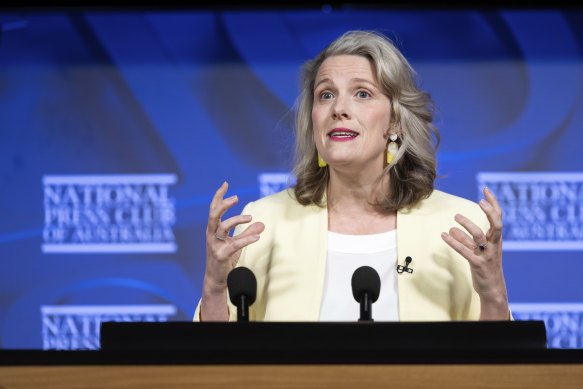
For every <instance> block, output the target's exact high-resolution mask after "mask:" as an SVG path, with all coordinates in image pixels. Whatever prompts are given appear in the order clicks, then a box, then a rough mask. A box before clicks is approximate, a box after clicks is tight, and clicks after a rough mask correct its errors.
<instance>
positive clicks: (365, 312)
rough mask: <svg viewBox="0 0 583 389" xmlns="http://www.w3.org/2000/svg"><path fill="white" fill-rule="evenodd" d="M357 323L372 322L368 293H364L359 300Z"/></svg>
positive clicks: (370, 302) (370, 301)
mask: <svg viewBox="0 0 583 389" xmlns="http://www.w3.org/2000/svg"><path fill="white" fill-rule="evenodd" d="M358 321H374V320H373V318H372V298H371V297H370V293H368V292H364V293H363V294H362V298H361V299H360V318H359V319H358Z"/></svg>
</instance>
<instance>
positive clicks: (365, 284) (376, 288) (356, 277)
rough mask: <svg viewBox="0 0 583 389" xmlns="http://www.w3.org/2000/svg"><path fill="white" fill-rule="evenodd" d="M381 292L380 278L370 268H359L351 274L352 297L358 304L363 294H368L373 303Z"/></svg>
mask: <svg viewBox="0 0 583 389" xmlns="http://www.w3.org/2000/svg"><path fill="white" fill-rule="evenodd" d="M380 292H381V278H380V277H379V273H377V271H376V270H375V269H373V268H372V267H370V266H361V267H359V268H358V269H356V270H355V271H354V273H353V274H352V295H353V296H354V299H355V300H356V301H358V302H360V300H361V299H362V297H363V295H364V293H368V294H369V296H370V298H371V299H372V302H373V303H374V302H375V301H377V299H378V298H379V293H380Z"/></svg>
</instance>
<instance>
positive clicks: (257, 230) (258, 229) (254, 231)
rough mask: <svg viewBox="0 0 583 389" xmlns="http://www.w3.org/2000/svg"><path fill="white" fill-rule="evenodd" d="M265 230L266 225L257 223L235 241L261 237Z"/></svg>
mask: <svg viewBox="0 0 583 389" xmlns="http://www.w3.org/2000/svg"><path fill="white" fill-rule="evenodd" d="M264 230H265V224H263V223H261V222H255V223H253V224H251V225H250V226H249V227H247V228H246V229H245V231H243V232H241V233H240V234H239V235H237V236H234V238H235V240H239V239H245V238H246V237H248V236H251V235H259V234H261V233H262V232H263V231H264Z"/></svg>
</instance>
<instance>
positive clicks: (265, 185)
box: [257, 173, 296, 197]
mask: <svg viewBox="0 0 583 389" xmlns="http://www.w3.org/2000/svg"><path fill="white" fill-rule="evenodd" d="M257 180H258V181H259V195H260V197H265V196H269V195H271V194H274V193H277V192H280V191H282V190H284V189H286V188H288V187H290V186H293V185H295V182H296V178H295V177H294V176H293V175H292V174H289V173H262V174H259V176H258V177H257Z"/></svg>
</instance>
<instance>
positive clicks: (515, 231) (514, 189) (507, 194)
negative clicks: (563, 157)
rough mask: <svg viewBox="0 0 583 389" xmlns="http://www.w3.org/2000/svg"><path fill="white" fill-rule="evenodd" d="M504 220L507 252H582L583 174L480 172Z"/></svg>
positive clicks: (480, 182) (481, 182)
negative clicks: (500, 208)
mask: <svg viewBox="0 0 583 389" xmlns="http://www.w3.org/2000/svg"><path fill="white" fill-rule="evenodd" d="M477 181H478V190H479V193H480V196H481V193H482V188H483V187H484V186H487V187H489V188H490V189H491V190H492V192H494V194H495V195H496V197H497V198H498V201H499V202H500V205H501V207H502V210H503V218H504V229H503V239H504V250H583V173H522V172H516V173H479V174H478V175H477Z"/></svg>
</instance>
